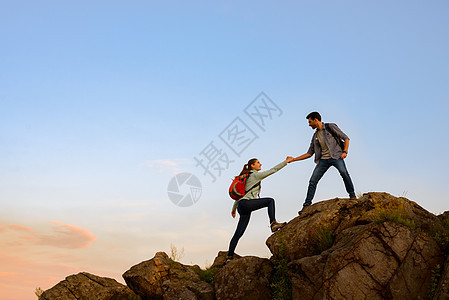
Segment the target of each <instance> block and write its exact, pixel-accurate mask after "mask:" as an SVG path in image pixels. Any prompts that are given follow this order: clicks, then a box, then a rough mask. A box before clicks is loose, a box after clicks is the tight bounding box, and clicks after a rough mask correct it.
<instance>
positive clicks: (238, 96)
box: [0, 0, 449, 300]
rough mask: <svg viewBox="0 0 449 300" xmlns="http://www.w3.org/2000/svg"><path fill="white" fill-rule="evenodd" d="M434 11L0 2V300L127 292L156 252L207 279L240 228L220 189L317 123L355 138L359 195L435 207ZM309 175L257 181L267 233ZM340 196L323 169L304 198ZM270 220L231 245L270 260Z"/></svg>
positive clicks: (446, 94)
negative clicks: (315, 117) (270, 212)
mask: <svg viewBox="0 0 449 300" xmlns="http://www.w3.org/2000/svg"><path fill="white" fill-rule="evenodd" d="M448 14H449V3H448V2H447V1H438V0H436V1H430V2H429V1H427V2H424V1H399V0H398V1H375V2H367V1H362V2H361V1H338V2H335V1H302V0H301V1H276V2H273V1H264V0H263V1H245V2H243V3H242V1H227V2H226V3H223V2H220V3H219V2H214V1H189V2H185V1H171V0H169V1H163V2H156V1H132V2H129V1H128V2H123V1H63V2H61V1H40V2H36V1H20V0H19V1H2V9H1V11H0V44H1V45H2V46H1V47H0V70H1V71H0V104H1V106H0V107H1V109H0V170H1V171H0V203H1V210H0V298H1V299H2V300H16V299H36V296H35V295H34V291H35V289H36V288H38V287H40V288H41V289H43V290H46V289H48V288H51V287H52V286H54V285H55V284H57V283H58V282H59V281H61V280H63V279H64V278H65V277H66V276H69V275H71V274H76V273H78V272H89V273H92V274H95V275H98V276H103V277H110V278H114V279H116V280H117V281H119V282H121V283H124V280H123V279H122V277H121V275H122V274H123V273H124V272H126V271H127V270H128V269H129V268H130V267H132V266H133V265H136V264H138V263H140V262H142V261H145V260H148V259H151V258H153V257H154V255H155V253H156V252H158V251H164V252H167V253H169V254H170V252H171V250H174V249H176V250H177V251H178V254H179V253H181V254H182V255H180V256H181V258H180V261H181V262H182V263H185V264H192V265H193V264H198V265H200V266H201V267H203V268H205V267H207V266H208V265H210V264H211V263H212V262H213V260H214V258H215V257H216V255H217V253H218V252H219V251H226V250H227V248H228V245H229V240H230V238H231V237H232V234H233V233H234V230H235V227H236V224H237V219H233V218H232V217H231V215H230V210H231V207H232V205H233V200H232V199H231V198H229V196H228V194H227V189H228V187H229V184H230V183H231V180H232V179H233V177H234V176H235V175H237V174H238V173H239V172H240V171H241V169H242V167H243V164H245V163H246V162H247V161H248V160H249V159H251V158H253V157H256V158H258V159H259V160H260V162H261V163H262V170H267V169H270V168H271V167H273V166H275V165H276V164H278V163H279V162H281V161H282V160H284V159H285V158H286V156H287V155H292V156H299V155H301V154H303V153H305V152H306V151H307V149H308V146H309V143H310V139H311V136H312V134H313V131H312V130H311V129H310V128H309V127H308V126H307V120H306V119H305V116H306V115H307V114H308V113H309V112H311V111H319V112H320V113H321V115H322V117H323V121H324V122H333V123H336V124H338V126H339V127H340V128H341V129H342V130H343V131H344V132H345V133H346V134H347V135H348V136H349V137H350V148H349V155H348V157H347V158H346V165H347V168H348V170H349V173H350V174H351V177H352V179H353V182H354V185H355V189H356V192H357V194H358V195H361V194H363V193H366V192H372V191H376V192H387V193H390V194H392V195H395V196H398V197H399V196H403V197H406V198H408V199H410V200H412V201H415V202H416V203H418V204H419V205H420V206H422V207H423V208H425V209H426V210H428V211H430V212H432V213H435V214H440V213H442V212H444V211H447V210H449V205H448V204H447V191H446V189H445V188H446V185H447V174H446V172H447V169H448V167H449V163H448V160H446V159H445V158H444V157H445V153H447V152H448V150H449V143H448V139H447V138H445V134H446V132H448V131H449V122H448V118H447V116H448V113H449V101H448V100H449V54H448V53H449V34H448V30H449V17H448ZM314 166H315V164H314V162H313V159H308V160H305V161H300V162H294V163H292V164H288V165H287V166H286V167H285V168H283V169H282V170H280V171H279V172H278V173H276V174H274V175H272V176H270V177H268V178H266V179H265V180H264V181H263V184H262V185H263V187H262V192H261V196H270V197H273V198H274V199H275V201H276V217H277V220H278V221H289V220H291V219H293V218H294V217H296V216H297V211H298V210H299V209H300V208H301V207H302V203H303V201H304V197H305V194H306V190H307V184H308V180H309V178H310V175H311V173H312V171H313V168H314ZM187 178H188V180H187ZM177 180H178V181H177ZM184 180H187V181H186V182H184ZM178 186H179V190H175V189H176V188H177V187H178ZM189 195H190V196H191V198H188V197H187V198H183V199H184V200H183V201H184V202H183V203H184V204H182V205H181V204H180V202H177V201H179V197H184V196H189ZM335 197H340V198H344V197H347V194H346V191H345V189H344V185H343V182H342V180H341V177H340V176H339V175H338V172H337V171H336V170H335V169H330V170H329V171H328V172H327V173H326V174H325V176H324V177H323V179H322V180H321V181H320V183H319V185H318V188H317V193H316V195H315V198H314V202H317V201H323V200H327V199H332V198H335ZM174 199H175V200H174ZM176 199H177V200H176ZM185 201H187V202H185ZM189 201H190V203H189ZM175 202H176V203H175ZM187 204H190V205H187ZM268 223H269V221H268V217H267V213H266V209H263V210H260V211H257V212H254V213H253V214H252V216H251V221H250V224H249V227H248V229H247V231H246V232H245V234H244V236H243V237H242V239H241V240H240V241H239V244H238V246H237V249H236V253H238V254H240V255H256V256H260V257H267V258H268V257H270V252H269V250H268V248H267V247H266V245H265V241H266V239H267V238H268V237H269V236H270V234H271V232H270V229H269V224H268Z"/></svg>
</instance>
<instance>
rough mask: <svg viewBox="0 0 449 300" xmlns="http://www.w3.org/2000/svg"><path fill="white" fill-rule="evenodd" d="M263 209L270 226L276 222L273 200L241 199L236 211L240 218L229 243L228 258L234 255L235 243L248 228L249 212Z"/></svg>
mask: <svg viewBox="0 0 449 300" xmlns="http://www.w3.org/2000/svg"><path fill="white" fill-rule="evenodd" d="M264 207H268V217H269V218H270V224H271V223H273V222H274V221H275V220H276V218H275V217H274V210H275V208H274V199H273V198H257V199H243V200H240V201H239V205H238V207H237V211H238V213H239V215H240V218H239V223H238V224H237V229H236V230H235V233H234V236H233V237H232V239H231V242H230V243H229V250H228V256H233V255H234V250H235V247H237V242H238V241H239V239H240V238H241V237H242V235H243V233H244V232H245V230H246V227H248V223H249V219H250V217H251V212H253V211H255V210H258V209H261V208H264Z"/></svg>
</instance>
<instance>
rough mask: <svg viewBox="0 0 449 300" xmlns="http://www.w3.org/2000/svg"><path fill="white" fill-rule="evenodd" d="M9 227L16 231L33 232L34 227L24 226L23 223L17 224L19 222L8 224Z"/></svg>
mask: <svg viewBox="0 0 449 300" xmlns="http://www.w3.org/2000/svg"><path fill="white" fill-rule="evenodd" d="M8 229H12V230H15V231H24V232H31V231H33V229H31V228H29V227H26V226H22V225H17V224H11V225H8Z"/></svg>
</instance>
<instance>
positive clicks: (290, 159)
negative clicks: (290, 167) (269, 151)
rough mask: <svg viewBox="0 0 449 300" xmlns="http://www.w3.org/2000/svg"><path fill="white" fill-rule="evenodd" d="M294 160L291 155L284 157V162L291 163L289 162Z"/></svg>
mask: <svg viewBox="0 0 449 300" xmlns="http://www.w3.org/2000/svg"><path fill="white" fill-rule="evenodd" d="M294 160H295V158H294V157H292V156H287V158H286V159H285V162H286V163H291V162H292V161H294Z"/></svg>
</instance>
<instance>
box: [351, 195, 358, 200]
mask: <svg viewBox="0 0 449 300" xmlns="http://www.w3.org/2000/svg"><path fill="white" fill-rule="evenodd" d="M349 199H351V200H357V196H356V195H350V196H349Z"/></svg>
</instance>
